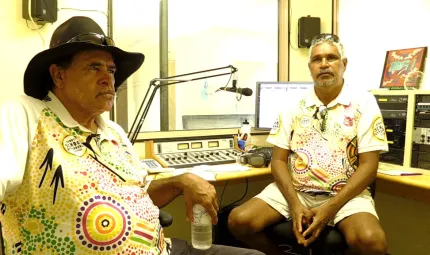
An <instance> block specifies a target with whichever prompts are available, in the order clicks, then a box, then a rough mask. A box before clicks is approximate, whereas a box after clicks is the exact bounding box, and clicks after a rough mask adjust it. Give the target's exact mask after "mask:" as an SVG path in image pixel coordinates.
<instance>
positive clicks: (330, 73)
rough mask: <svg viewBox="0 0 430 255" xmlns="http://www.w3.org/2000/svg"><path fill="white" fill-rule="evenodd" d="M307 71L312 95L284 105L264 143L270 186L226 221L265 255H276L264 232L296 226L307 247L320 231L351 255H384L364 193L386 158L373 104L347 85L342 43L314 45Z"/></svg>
mask: <svg viewBox="0 0 430 255" xmlns="http://www.w3.org/2000/svg"><path fill="white" fill-rule="evenodd" d="M309 52H310V55H309V63H308V66H309V70H310V72H311V75H312V78H313V80H314V83H315V86H314V89H313V90H311V91H309V93H307V94H306V95H304V96H303V98H301V99H300V98H299V99H297V100H295V102H293V101H290V102H288V107H286V108H287V109H286V110H285V111H284V112H283V113H281V114H280V115H279V117H278V120H277V121H276V122H275V124H274V127H273V128H272V130H271V132H270V135H269V137H268V139H267V140H268V142H270V143H272V144H273V145H274V148H273V155H272V163H271V168H272V174H273V177H274V179H275V182H274V183H272V184H270V185H269V186H268V187H267V188H266V189H265V190H263V192H261V193H260V194H259V195H257V196H256V197H255V198H252V199H251V200H249V201H247V202H246V203H244V204H243V205H241V206H239V207H237V208H235V209H234V210H233V211H232V213H231V214H230V216H229V228H230V230H231V231H232V233H233V234H234V235H235V237H236V238H238V239H239V240H241V241H243V242H245V243H246V244H248V245H249V246H250V247H252V248H255V249H258V250H261V251H263V252H265V253H266V254H281V253H280V251H279V250H278V248H277V247H276V246H275V245H274V244H272V243H271V242H270V240H269V238H268V237H267V236H266V235H264V231H263V230H264V229H265V228H266V227H267V226H270V225H272V224H274V223H277V222H280V221H282V220H283V219H284V218H287V219H291V220H292V221H293V228H294V229H293V231H294V234H295V236H296V238H297V241H298V243H299V244H301V245H303V246H305V247H306V246H308V245H309V244H311V243H312V242H313V241H314V240H315V239H316V238H318V236H319V234H320V233H321V231H322V230H323V229H324V227H325V226H326V225H327V224H328V225H334V226H336V227H337V228H338V229H339V230H340V231H341V232H342V233H343V235H344V236H345V239H346V242H347V244H348V248H349V251H350V252H352V253H354V254H366V255H371V254H385V253H386V249H387V244H386V237H385V233H384V231H383V229H382V227H381V225H380V224H379V221H378V216H377V214H376V211H375V208H374V201H373V199H372V197H371V195H370V192H369V191H368V190H367V187H368V186H369V185H370V184H371V183H372V182H373V181H374V180H375V178H376V173H377V168H378V163H379V153H380V152H381V151H387V150H388V146H387V140H386V134H385V128H384V123H383V120H382V116H381V112H380V109H379V107H378V105H377V102H376V100H375V97H374V96H373V95H372V94H371V93H368V92H357V91H354V90H353V89H352V88H351V86H347V84H346V83H345V82H344V79H343V74H344V72H345V69H346V66H347V59H346V56H345V53H344V50H343V46H342V44H341V43H340V42H339V38H338V37H337V36H336V35H332V34H322V35H319V36H317V37H315V38H314V40H312V46H311V48H310V51H309Z"/></svg>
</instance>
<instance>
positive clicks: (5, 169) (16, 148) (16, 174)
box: [0, 101, 29, 201]
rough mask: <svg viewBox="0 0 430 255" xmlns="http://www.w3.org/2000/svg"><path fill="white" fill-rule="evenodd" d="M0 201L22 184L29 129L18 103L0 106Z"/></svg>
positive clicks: (12, 102) (21, 106)
mask: <svg viewBox="0 0 430 255" xmlns="http://www.w3.org/2000/svg"><path fill="white" fill-rule="evenodd" d="M0 128H1V132H0V162H2V163H3V165H2V167H1V169H0V201H2V200H3V198H4V197H5V196H6V195H7V194H8V193H11V192H13V191H15V190H16V189H17V188H18V187H19V185H20V184H21V183H22V179H23V176H24V172H25V167H26V162H27V154H28V137H29V132H28V131H29V127H28V119H27V113H26V110H25V108H24V106H23V104H22V103H21V102H19V101H9V102H7V103H4V104H3V105H1V106H0Z"/></svg>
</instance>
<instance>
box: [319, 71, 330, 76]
mask: <svg viewBox="0 0 430 255" xmlns="http://www.w3.org/2000/svg"><path fill="white" fill-rule="evenodd" d="M323 74H330V75H333V76H334V74H333V73H332V72H331V71H320V72H318V75H317V77H320V76H321V75H323Z"/></svg>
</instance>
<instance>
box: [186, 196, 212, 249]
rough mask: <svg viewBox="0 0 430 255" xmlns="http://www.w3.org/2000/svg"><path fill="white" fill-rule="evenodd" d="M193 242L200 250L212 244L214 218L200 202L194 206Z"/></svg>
mask: <svg viewBox="0 0 430 255" xmlns="http://www.w3.org/2000/svg"><path fill="white" fill-rule="evenodd" d="M191 244H192V245H193V247H194V248H196V249H199V250H207V249H209V248H210V247H211V246H212V219H211V216H210V215H209V213H208V212H207V211H206V209H205V208H204V207H203V206H201V205H199V204H195V205H194V206H193V220H192V222H191Z"/></svg>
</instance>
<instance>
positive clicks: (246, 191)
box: [224, 178, 248, 207]
mask: <svg viewBox="0 0 430 255" xmlns="http://www.w3.org/2000/svg"><path fill="white" fill-rule="evenodd" d="M245 181H246V187H245V193H244V194H243V196H242V197H241V198H239V199H238V200H236V201H234V202H233V203H230V204H228V205H226V206H224V207H229V206H231V205H234V204H236V203H239V202H240V201H242V199H244V198H245V196H246V194H248V178H246V179H245Z"/></svg>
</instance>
